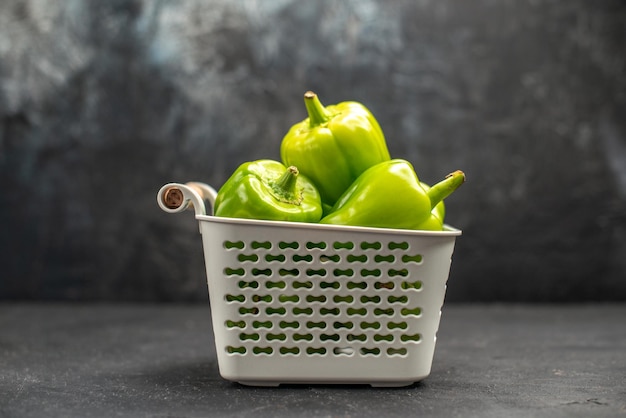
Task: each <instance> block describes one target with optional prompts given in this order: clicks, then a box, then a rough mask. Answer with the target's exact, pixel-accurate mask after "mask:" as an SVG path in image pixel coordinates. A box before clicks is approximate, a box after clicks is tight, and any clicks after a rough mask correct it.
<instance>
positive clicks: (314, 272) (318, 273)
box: [306, 269, 326, 277]
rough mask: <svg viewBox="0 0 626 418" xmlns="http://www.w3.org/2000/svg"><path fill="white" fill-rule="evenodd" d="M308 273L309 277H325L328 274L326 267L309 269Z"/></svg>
mask: <svg viewBox="0 0 626 418" xmlns="http://www.w3.org/2000/svg"><path fill="white" fill-rule="evenodd" d="M306 275H307V276H309V277H312V276H321V277H324V276H326V269H307V270H306Z"/></svg>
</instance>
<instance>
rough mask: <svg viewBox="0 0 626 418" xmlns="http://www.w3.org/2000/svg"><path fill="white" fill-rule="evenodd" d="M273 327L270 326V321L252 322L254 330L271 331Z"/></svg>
mask: <svg viewBox="0 0 626 418" xmlns="http://www.w3.org/2000/svg"><path fill="white" fill-rule="evenodd" d="M273 326H274V324H272V321H254V322H252V328H254V329H259V328H267V329H271V328H272V327H273Z"/></svg>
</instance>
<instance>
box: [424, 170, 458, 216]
mask: <svg viewBox="0 0 626 418" xmlns="http://www.w3.org/2000/svg"><path fill="white" fill-rule="evenodd" d="M464 182H465V173H463V172H462V171H461V170H457V171H454V172H452V173H450V174H448V175H447V176H446V178H445V179H443V180H441V181H440V182H439V183H437V184H435V185H434V186H432V187H431V188H430V189H428V191H426V193H427V194H428V197H429V198H430V205H431V209H434V208H435V206H437V204H438V203H439V202H441V201H442V200H443V199H445V198H446V197H448V196H449V195H450V194H452V192H454V191H455V190H456V189H458V188H459V186H460V185H461V184H463V183H464Z"/></svg>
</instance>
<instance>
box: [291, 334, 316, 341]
mask: <svg viewBox="0 0 626 418" xmlns="http://www.w3.org/2000/svg"><path fill="white" fill-rule="evenodd" d="M293 340H294V341H300V340H304V341H313V334H293Z"/></svg>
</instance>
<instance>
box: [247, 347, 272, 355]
mask: <svg viewBox="0 0 626 418" xmlns="http://www.w3.org/2000/svg"><path fill="white" fill-rule="evenodd" d="M252 352H253V353H254V354H256V355H260V354H267V355H270V354H272V353H273V352H274V349H273V348H272V347H254V348H253V349H252Z"/></svg>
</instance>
